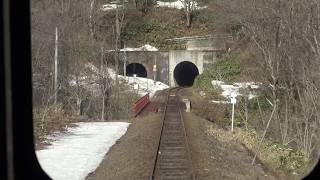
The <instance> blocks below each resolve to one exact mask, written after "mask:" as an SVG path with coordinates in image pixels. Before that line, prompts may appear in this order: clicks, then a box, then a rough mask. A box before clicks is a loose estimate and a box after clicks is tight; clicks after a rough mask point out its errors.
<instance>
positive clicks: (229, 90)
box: [211, 80, 261, 99]
mask: <svg viewBox="0 0 320 180" xmlns="http://www.w3.org/2000/svg"><path fill="white" fill-rule="evenodd" d="M211 84H212V85H213V86H215V87H220V88H221V89H222V93H221V95H222V96H224V97H226V98H230V97H231V94H234V95H236V96H242V95H243V94H241V93H240V92H239V90H240V89H247V88H249V89H252V90H254V89H258V88H259V85H261V83H257V82H241V83H234V84H233V85H229V84H225V83H224V82H223V81H217V80H213V81H211ZM254 97H256V95H255V94H254V92H252V91H250V92H249V94H248V98H249V99H252V98H254Z"/></svg>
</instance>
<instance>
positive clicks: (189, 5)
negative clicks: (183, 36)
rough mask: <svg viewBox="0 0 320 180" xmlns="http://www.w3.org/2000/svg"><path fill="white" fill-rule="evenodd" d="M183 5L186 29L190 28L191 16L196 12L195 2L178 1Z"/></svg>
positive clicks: (187, 0) (192, 0) (190, 0)
mask: <svg viewBox="0 0 320 180" xmlns="http://www.w3.org/2000/svg"><path fill="white" fill-rule="evenodd" d="M180 1H181V2H182V3H183V5H184V13H185V17H186V25H187V27H188V28H190V27H191V22H192V16H193V13H194V11H195V10H196V8H197V7H196V5H197V2H196V1H195V0H180Z"/></svg>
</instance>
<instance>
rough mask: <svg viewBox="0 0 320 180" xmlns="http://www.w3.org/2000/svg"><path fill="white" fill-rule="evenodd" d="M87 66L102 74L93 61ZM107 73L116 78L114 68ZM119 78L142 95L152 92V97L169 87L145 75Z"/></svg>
mask: <svg viewBox="0 0 320 180" xmlns="http://www.w3.org/2000/svg"><path fill="white" fill-rule="evenodd" d="M86 67H87V68H89V69H90V70H91V71H93V72H94V73H96V74H101V73H100V71H99V69H98V68H97V67H95V66H94V65H93V64H91V63H87V64H86ZM106 74H108V76H109V77H110V78H111V79H113V80H115V79H116V73H115V71H114V70H113V69H111V68H108V69H107V73H106ZM118 79H119V80H120V81H122V82H125V83H127V84H128V85H129V87H130V89H131V90H132V91H135V92H137V93H138V94H140V95H141V96H144V95H145V94H147V93H150V97H152V96H153V95H154V93H155V92H156V91H160V90H163V89H167V88H169V86H168V85H166V84H164V83H162V82H159V81H154V80H152V79H148V78H143V77H129V76H122V75H118Z"/></svg>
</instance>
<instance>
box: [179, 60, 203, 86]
mask: <svg viewBox="0 0 320 180" xmlns="http://www.w3.org/2000/svg"><path fill="white" fill-rule="evenodd" d="M198 75H199V70H198V68H197V66H196V65H194V64H193V63H192V62H188V61H183V62H181V63H179V64H178V65H177V66H176V67H175V68H174V71H173V76H174V79H175V80H176V82H177V84H178V85H179V86H182V87H190V86H192V85H193V83H194V80H195V78H196V77H197V76H198Z"/></svg>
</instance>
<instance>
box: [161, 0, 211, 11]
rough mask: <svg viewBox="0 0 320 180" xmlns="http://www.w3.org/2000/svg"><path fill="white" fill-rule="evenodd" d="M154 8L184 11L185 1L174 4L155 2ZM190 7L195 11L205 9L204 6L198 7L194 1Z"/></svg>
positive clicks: (178, 0) (179, 0) (180, 0)
mask: <svg viewBox="0 0 320 180" xmlns="http://www.w3.org/2000/svg"><path fill="white" fill-rule="evenodd" d="M193 3H194V4H193ZM156 6H157V7H168V8H174V9H184V8H185V1H184V0H177V1H174V2H164V1H157V5H156ZM191 6H193V7H194V8H195V9H204V8H207V7H206V6H204V7H200V6H199V4H198V2H196V1H194V2H191Z"/></svg>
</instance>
